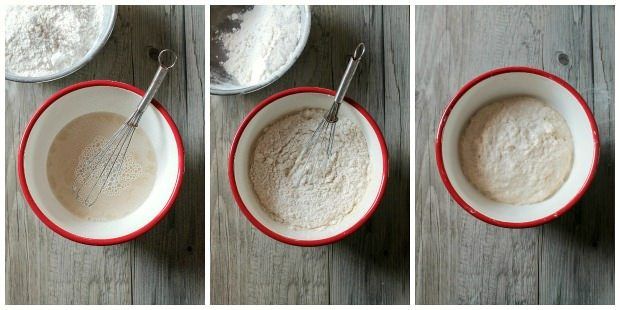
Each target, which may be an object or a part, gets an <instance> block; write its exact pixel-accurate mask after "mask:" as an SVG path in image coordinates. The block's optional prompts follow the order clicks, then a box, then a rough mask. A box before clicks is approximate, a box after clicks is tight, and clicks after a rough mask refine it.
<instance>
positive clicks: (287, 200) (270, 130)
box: [250, 109, 371, 230]
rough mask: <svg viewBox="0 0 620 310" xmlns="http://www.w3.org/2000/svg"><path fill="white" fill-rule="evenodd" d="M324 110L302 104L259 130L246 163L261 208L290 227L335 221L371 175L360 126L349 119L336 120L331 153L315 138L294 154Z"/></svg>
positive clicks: (358, 196)
mask: <svg viewBox="0 0 620 310" xmlns="http://www.w3.org/2000/svg"><path fill="white" fill-rule="evenodd" d="M324 113H325V110H321V109H305V110H301V111H298V112H294V113H292V114H290V115H287V116H285V117H283V118H281V119H279V120H277V121H276V122H274V123H273V124H271V125H269V126H268V127H266V128H265V129H264V130H263V133H262V134H261V135H260V136H259V138H258V139H257V142H256V145H255V146H254V151H253V154H252V160H251V165H250V179H251V181H252V184H253V187H254V191H255V193H256V195H257V196H258V198H259V200H260V202H261V204H262V206H263V208H264V209H265V210H266V211H267V212H268V213H269V214H270V215H271V216H272V218H273V219H274V220H276V221H279V222H281V223H284V224H287V225H288V226H289V227H291V228H293V229H297V230H301V229H322V228H325V227H327V226H330V225H334V224H337V223H338V222H340V221H341V220H342V219H343V218H344V217H345V216H346V215H347V214H349V213H350V212H351V211H352V210H353V209H354V208H355V207H356V206H357V204H359V203H360V201H361V199H362V197H363V196H364V194H365V192H366V188H367V186H368V184H369V182H370V181H369V180H370V176H371V164H370V157H369V155H368V147H367V145H366V139H365V137H364V134H363V133H362V131H361V129H360V128H359V127H358V126H357V125H356V124H355V123H354V122H353V121H351V120H349V119H347V118H344V117H342V118H340V119H339V120H338V122H337V123H336V134H335V137H334V146H333V153H332V155H331V157H330V158H327V154H326V153H325V147H324V145H322V144H318V145H317V147H315V148H314V149H313V150H312V152H310V154H307V156H304V159H305V160H303V161H299V160H297V159H298V158H299V154H300V153H301V152H302V150H303V148H304V145H305V144H306V142H307V140H308V138H309V137H310V135H312V132H313V131H314V129H315V128H316V126H317V124H318V123H319V122H320V120H321V119H322V117H323V114H324Z"/></svg>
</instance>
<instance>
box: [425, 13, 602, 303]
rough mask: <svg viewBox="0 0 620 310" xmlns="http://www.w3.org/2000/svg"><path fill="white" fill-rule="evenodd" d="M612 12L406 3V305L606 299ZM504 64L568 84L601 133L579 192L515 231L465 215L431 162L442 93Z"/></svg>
mask: <svg viewBox="0 0 620 310" xmlns="http://www.w3.org/2000/svg"><path fill="white" fill-rule="evenodd" d="M613 15H614V14H613V7H593V8H591V7H568V6H561V7H560V6H558V7H542V6H541V7H528V6H514V7H484V6H481V7H435V6H433V7H426V6H424V7H417V8H416V47H417V49H416V74H415V75H416V105H415V109H416V111H415V119H416V203H415V205H416V206H415V208H416V210H415V212H416V213H415V214H416V232H415V233H416V249H415V251H416V279H415V281H416V303H418V304H538V303H541V304H549V303H551V304H590V303H595V304H600V303H603V304H605V303H612V302H613V268H614V265H613V261H614V260H613V251H614V246H613V190H611V189H613V182H614V181H613V165H614V163H613V152H614V144H613V124H614V117H613V92H614V89H613V68H614V62H613V29H614V28H613V23H614V21H613ZM566 59H568V62H566V61H565V60H566ZM507 65H526V66H533V67H538V68H542V69H543V70H546V71H549V72H551V73H553V74H556V75H558V76H560V77H561V78H563V79H565V80H567V81H568V82H569V83H570V84H571V85H573V86H574V87H575V88H576V89H577V90H578V91H579V92H580V93H581V94H582V95H583V96H584V98H585V99H586V101H587V102H588V103H589V105H590V107H591V108H592V110H593V112H594V114H595V117H596V119H597V122H598V126H599V130H600V134H601V154H602V156H601V162H600V164H599V171H598V173H597V177H596V180H595V182H594V183H593V185H592V187H591V188H590V190H589V191H588V193H587V194H586V196H584V198H583V199H582V200H581V202H580V203H579V204H578V205H576V206H575V207H574V209H573V210H571V211H570V212H569V213H567V214H566V215H564V216H562V217H561V218H560V219H558V220H556V221H554V222H552V223H550V224H547V225H544V226H542V227H537V228H530V229H523V230H509V229H502V228H497V227H494V226H491V225H487V224H485V223H484V222H482V221H479V220H477V219H475V218H474V217H472V216H470V215H468V214H467V213H466V212H465V211H463V210H462V209H461V208H460V207H459V206H458V205H457V204H456V203H455V202H454V201H453V200H452V199H451V198H450V196H449V194H448V193H447V191H446V190H445V188H444V186H443V184H442V182H441V180H440V178H439V175H438V173H437V168H436V164H435V159H434V157H435V154H434V138H435V134H436V129H437V125H438V124H437V122H438V120H439V117H440V114H441V112H442V110H443V108H444V107H445V105H446V104H447V102H448V101H449V100H450V98H451V97H452V96H453V95H454V93H455V92H456V91H457V90H458V88H460V86H462V85H463V84H464V83H465V82H467V81H468V80H470V79H471V78H473V77H474V76H476V75H478V74H480V73H482V72H484V71H487V70H489V69H492V68H495V67H500V66H507Z"/></svg>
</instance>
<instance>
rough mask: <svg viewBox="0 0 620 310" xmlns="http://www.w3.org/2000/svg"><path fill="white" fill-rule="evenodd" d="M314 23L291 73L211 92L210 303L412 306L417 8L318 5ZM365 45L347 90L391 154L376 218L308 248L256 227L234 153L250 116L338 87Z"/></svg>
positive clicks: (374, 216) (313, 13)
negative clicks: (242, 201)
mask: <svg viewBox="0 0 620 310" xmlns="http://www.w3.org/2000/svg"><path fill="white" fill-rule="evenodd" d="M311 10H312V30H311V34H310V37H309V39H308V44H307V45H306V47H305V49H304V52H303V54H302V55H301V57H300V58H299V59H298V60H297V62H296V63H295V65H294V66H293V67H292V68H291V69H290V70H289V71H288V73H287V74H286V75H285V76H284V77H282V78H281V79H279V80H278V81H277V82H276V83H274V84H272V85H270V86H269V87H266V88H264V89H262V90H260V91H257V92H254V93H251V94H248V95H243V96H229V97H219V96H211V103H210V109H211V117H210V119H211V131H210V134H211V185H210V186H211V203H210V205H211V302H212V303H213V304H239V303H241V304H409V302H410V299H409V241H410V239H409V202H410V200H409V142H408V141H409V106H410V101H409V98H410V97H409V7H406V6H405V7H388V6H386V7H380V6H377V7H369V6H355V7H347V6H330V7H323V6H313V7H312V8H311ZM359 42H365V43H366V55H365V56H364V57H365V58H364V59H363V60H362V62H361V63H360V66H359V68H358V72H357V76H356V77H355V78H354V79H353V82H352V83H351V87H350V88H349V92H348V95H349V96H350V97H351V98H353V99H355V100H356V101H358V102H360V103H361V105H362V106H364V108H366V109H367V110H368V111H369V112H370V114H371V115H372V116H373V117H374V118H375V120H376V121H377V123H378V124H379V127H380V128H381V130H382V132H383V134H384V136H385V139H386V142H387V147H388V150H389V153H390V172H389V174H390V175H389V182H388V186H387V191H386V193H385V196H384V198H383V201H382V203H381V205H380V206H379V207H378V209H377V211H376V213H375V214H374V215H373V217H372V218H371V219H370V220H369V221H368V222H367V223H366V224H365V225H363V226H362V227H361V228H360V229H359V231H357V232H355V233H354V234H352V235H351V236H349V237H347V238H345V239H343V240H342V241H340V242H338V243H336V244H332V245H328V246H321V247H314V248H302V247H295V246H290V245H285V244H282V243H280V242H278V241H275V240H273V239H271V238H269V237H267V236H266V235H264V234H263V233H261V232H260V231H258V230H257V229H256V228H254V227H253V226H252V224H250V222H249V221H248V220H247V219H246V218H245V216H244V215H243V214H242V213H241V212H240V211H239V208H238V207H237V205H236V204H235V202H234V200H233V198H232V196H231V191H230V186H229V183H228V177H227V157H228V151H229V148H230V143H231V141H232V138H233V134H234V133H235V130H236V128H237V126H238V125H239V124H240V122H241V119H242V118H243V117H244V116H245V115H246V114H247V113H248V112H249V111H250V109H252V108H253V107H254V106H256V104H258V102H260V101H261V100H263V99H265V98H266V97H268V96H269V95H272V94H274V93H276V92H278V91H282V90H284V89H287V88H291V87H295V86H321V87H326V88H332V89H333V88H335V87H337V85H336V84H337V83H338V82H339V80H340V77H341V76H342V73H343V72H344V68H345V66H346V62H347V55H350V54H351V53H352V51H353V49H354V48H355V46H356V44H357V43H359Z"/></svg>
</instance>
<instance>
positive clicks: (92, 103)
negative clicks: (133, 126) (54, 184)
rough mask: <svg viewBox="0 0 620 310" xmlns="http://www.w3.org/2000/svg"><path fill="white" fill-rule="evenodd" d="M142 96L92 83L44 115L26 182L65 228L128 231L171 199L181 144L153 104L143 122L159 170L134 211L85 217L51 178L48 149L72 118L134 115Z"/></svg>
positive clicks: (29, 149)
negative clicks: (64, 200)
mask: <svg viewBox="0 0 620 310" xmlns="http://www.w3.org/2000/svg"><path fill="white" fill-rule="evenodd" d="M139 101H140V96H139V95H137V94H136V93H134V92H131V91H129V90H125V89H122V88H118V87H112V86H92V87H86V88H81V89H78V90H75V91H73V92H70V93H68V94H66V95H64V96H62V97H60V98H59V99H57V100H56V101H55V102H54V103H52V104H51V105H50V106H49V107H48V108H47V109H46V110H45V111H44V112H43V113H42V114H41V116H40V117H39V119H38V120H37V121H36V123H35V124H34V126H33V127H32V131H31V132H30V135H29V136H28V138H27V139H28V140H27V142H26V146H25V148H24V174H25V178H26V185H27V187H28V190H29V191H30V194H31V195H32V197H33V199H34V202H35V203H36V205H37V206H38V207H39V209H40V210H41V212H43V214H44V215H45V216H46V217H47V218H48V219H49V220H50V221H51V222H53V223H54V224H56V225H58V226H60V227H61V228H62V229H64V230H66V231H68V232H70V233H72V234H75V235H78V236H81V237H84V238H91V239H111V238H116V237H122V236H125V235H127V234H130V233H132V232H135V231H136V230H138V229H140V228H142V227H143V226H145V225H146V224H147V223H149V222H150V221H151V220H153V219H154V218H155V217H156V216H157V215H158V214H159V213H160V212H161V211H162V209H163V208H164V207H165V206H166V204H167V202H168V201H169V200H170V199H171V196H172V193H173V191H174V188H175V185H176V181H177V179H178V174H179V171H178V170H179V168H178V167H179V156H178V147H181V146H178V145H177V143H176V140H175V137H174V133H173V131H172V128H171V127H170V126H169V125H168V123H167V122H166V119H165V118H164V117H163V116H162V114H161V113H160V112H159V110H158V109H157V108H155V107H154V106H153V105H150V106H148V107H147V109H146V111H145V113H144V115H143V116H142V119H141V121H140V124H139V126H140V127H141V128H142V129H143V130H144V132H145V134H146V136H147V137H148V139H149V140H150V142H151V144H152V146H153V148H154V150H155V154H156V160H157V175H156V178H155V184H154V185H153V190H152V191H151V193H150V194H149V196H148V197H147V199H146V200H145V201H144V203H142V205H141V206H139V207H138V208H137V209H136V210H135V211H134V212H132V213H130V214H128V215H127V216H125V217H123V218H120V219H116V220H110V221H104V222H94V221H88V220H85V219H81V218H79V217H77V216H75V215H73V214H72V213H70V212H69V211H67V210H66V209H65V208H64V207H63V206H62V205H61V204H60V202H59V201H58V199H56V197H55V195H54V193H53V192H52V190H51V188H50V186H49V183H48V179H47V169H46V161H47V154H48V152H49V149H50V146H51V144H52V142H53V140H54V137H56V135H57V134H58V132H59V131H60V130H61V129H62V128H63V127H64V126H65V125H67V123H69V122H70V121H71V120H73V119H75V118H77V117H79V116H82V115H84V114H88V113H93V112H114V113H117V114H120V115H124V116H127V117H129V115H130V114H131V113H132V112H133V110H134V109H135V108H136V107H137V105H138V103H139Z"/></svg>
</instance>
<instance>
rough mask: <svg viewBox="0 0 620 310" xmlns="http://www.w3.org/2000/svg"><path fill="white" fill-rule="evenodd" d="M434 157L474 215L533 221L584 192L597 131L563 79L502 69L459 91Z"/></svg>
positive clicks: (554, 213)
mask: <svg viewBox="0 0 620 310" xmlns="http://www.w3.org/2000/svg"><path fill="white" fill-rule="evenodd" d="M435 156H436V160H437V166H438V169H439V174H440V176H441V179H442V181H443V182H444V185H445V186H446V188H447V190H448V192H449V193H450V195H452V197H453V198H454V200H455V201H456V202H457V203H458V204H459V205H460V206H461V207H462V208H463V209H465V210H466V211H467V212H469V213H470V214H471V215H473V216H475V217H477V218H478V219H481V220H483V221H485V222H487V223H490V224H493V225H496V226H500V227H509V228H524V227H532V226H537V225H542V224H544V223H547V222H549V221H551V220H553V219H555V218H557V217H559V216H560V215H562V214H564V213H565V212H567V211H568V210H570V208H571V207H572V206H573V205H574V204H575V203H576V202H577V201H578V200H579V199H580V198H581V197H582V196H583V195H584V193H585V192H586V190H587V188H588V186H589V185H590V183H591V182H592V180H593V178H594V175H595V172H596V168H597V165H598V158H599V138H598V129H597V125H596V121H595V119H594V116H593V115H592V112H591V111H590V109H589V108H588V105H587V104H586V102H585V100H584V99H583V98H582V97H581V96H580V95H579V93H578V92H577V91H576V90H575V89H574V88H573V87H572V86H571V85H570V84H568V83H567V82H566V81H564V80H562V79H560V78H559V77H557V76H555V75H552V74H550V73H548V72H545V71H542V70H539V69H535V68H529V67H505V68H499V69H495V70H492V71H489V72H486V73H483V74H482V75H480V76H478V77H476V78H474V79H473V80H471V81H470V82H468V83H467V84H465V86H463V87H462V88H461V89H460V90H459V91H458V92H457V94H456V95H455V97H454V99H452V101H451V102H450V103H449V104H448V106H447V108H446V109H445V111H444V113H443V115H442V118H441V121H440V124H439V129H438V132H437V140H436V142H435Z"/></svg>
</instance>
